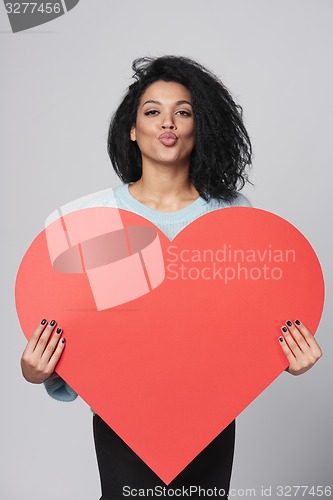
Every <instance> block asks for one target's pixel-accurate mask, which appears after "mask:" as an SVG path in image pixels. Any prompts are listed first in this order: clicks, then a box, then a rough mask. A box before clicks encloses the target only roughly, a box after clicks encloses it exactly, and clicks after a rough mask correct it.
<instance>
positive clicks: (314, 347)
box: [294, 319, 323, 360]
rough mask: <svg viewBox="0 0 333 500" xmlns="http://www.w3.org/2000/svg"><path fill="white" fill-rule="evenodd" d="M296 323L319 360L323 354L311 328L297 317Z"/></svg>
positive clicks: (312, 352)
mask: <svg viewBox="0 0 333 500" xmlns="http://www.w3.org/2000/svg"><path fill="white" fill-rule="evenodd" d="M294 323H295V325H296V326H297V328H298V329H299V331H300V332H301V334H302V335H303V337H304V339H305V341H306V343H307V344H308V346H309V348H310V351H311V354H312V355H313V356H314V358H315V359H316V360H318V359H319V358H320V357H321V356H322V354H323V353H322V351H321V349H320V347H319V345H318V342H317V341H316V339H315V338H314V336H313V335H312V333H311V332H310V330H309V329H308V328H307V327H306V326H305V325H304V324H303V323H302V322H301V321H299V320H298V319H296V320H295V322H294Z"/></svg>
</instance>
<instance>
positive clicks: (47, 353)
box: [42, 327, 63, 363]
mask: <svg viewBox="0 0 333 500" xmlns="http://www.w3.org/2000/svg"><path fill="white" fill-rule="evenodd" d="M62 332H63V330H62V329H61V328H60V327H58V328H56V330H55V331H54V332H53V335H52V337H51V340H50V341H49V342H48V344H47V345H46V347H45V349H44V352H43V354H42V360H43V361H45V362H46V363H48V362H49V360H50V358H51V356H52V354H53V352H54V350H55V348H56V347H57V345H58V342H59V340H60V337H61V334H62Z"/></svg>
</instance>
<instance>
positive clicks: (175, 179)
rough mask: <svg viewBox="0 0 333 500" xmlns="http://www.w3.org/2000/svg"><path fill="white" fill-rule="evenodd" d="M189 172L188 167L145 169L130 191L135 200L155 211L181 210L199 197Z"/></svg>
mask: <svg viewBox="0 0 333 500" xmlns="http://www.w3.org/2000/svg"><path fill="white" fill-rule="evenodd" d="M188 172H189V167H188V166H187V167H186V168H172V167H171V168H166V167H165V166H164V167H162V168H159V167H154V168H149V167H148V168H143V169H142V176H141V178H140V179H139V180H138V181H137V182H135V183H133V184H131V186H130V187H129V190H130V193H131V194H132V196H134V198H136V199H137V200H138V201H140V202H141V203H143V204H144V205H147V206H149V207H151V208H153V209H155V210H160V211H163V212H173V211H176V210H181V209H182V208H185V207H186V206H187V205H190V204H191V203H193V202H194V201H195V200H196V199H197V198H198V197H199V193H198V191H197V190H196V189H195V187H194V186H193V184H191V182H190V179H189V173H188Z"/></svg>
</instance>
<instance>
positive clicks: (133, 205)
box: [44, 184, 251, 401]
mask: <svg viewBox="0 0 333 500" xmlns="http://www.w3.org/2000/svg"><path fill="white" fill-rule="evenodd" d="M234 206H241V207H250V206H251V204H250V202H249V200H248V199H247V198H245V196H243V195H242V194H240V193H237V197H236V198H234V199H233V200H232V202H226V201H219V200H216V199H215V198H213V199H211V200H210V201H208V202H207V201H205V200H204V199H203V198H201V197H199V198H198V199H197V200H195V201H194V202H193V203H191V205H188V206H187V207H185V208H183V209H181V210H177V211H176V212H160V211H158V210H154V209H153V208H150V207H147V206H146V205H144V204H143V203H140V202H139V201H138V200H136V199H135V198H134V197H133V196H132V195H131V193H130V192H129V190H128V184H123V185H121V186H119V187H117V188H116V189H110V190H109V191H107V192H104V193H103V195H101V196H99V197H97V198H94V199H93V200H92V201H91V202H89V203H88V204H86V205H85V206H84V208H89V207H118V208H121V209H123V210H128V211H130V212H134V213H136V214H138V215H140V216H142V217H144V218H146V219H148V220H149V221H150V222H152V223H153V224H155V226H156V227H158V228H159V229H160V230H161V231H162V232H163V233H164V234H165V235H166V236H167V238H169V240H170V241H171V240H173V239H174V238H175V237H176V236H177V234H178V233H179V232H180V231H181V230H182V229H184V227H186V226H187V225H188V224H190V223H191V222H193V221H194V220H195V219H197V218H198V217H200V216H202V215H204V214H207V213H209V212H213V211H214V210H219V209H221V208H228V207H234ZM44 385H45V388H46V390H47V392H48V394H49V395H50V396H51V397H52V398H54V399H57V400H58V401H74V399H76V398H77V396H78V395H77V393H76V392H75V391H73V389H71V387H69V385H68V384H66V382H65V381H64V380H63V379H62V378H60V377H58V378H55V379H53V380H50V381H47V382H44Z"/></svg>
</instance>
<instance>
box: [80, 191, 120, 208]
mask: <svg viewBox="0 0 333 500" xmlns="http://www.w3.org/2000/svg"><path fill="white" fill-rule="evenodd" d="M119 187H121V186H119ZM117 190H118V188H115V189H112V188H111V189H106V190H104V191H98V192H97V193H92V194H90V195H89V197H87V199H85V202H84V203H83V204H82V206H81V208H94V207H112V208H117V206H118V205H117V199H116V193H117Z"/></svg>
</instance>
